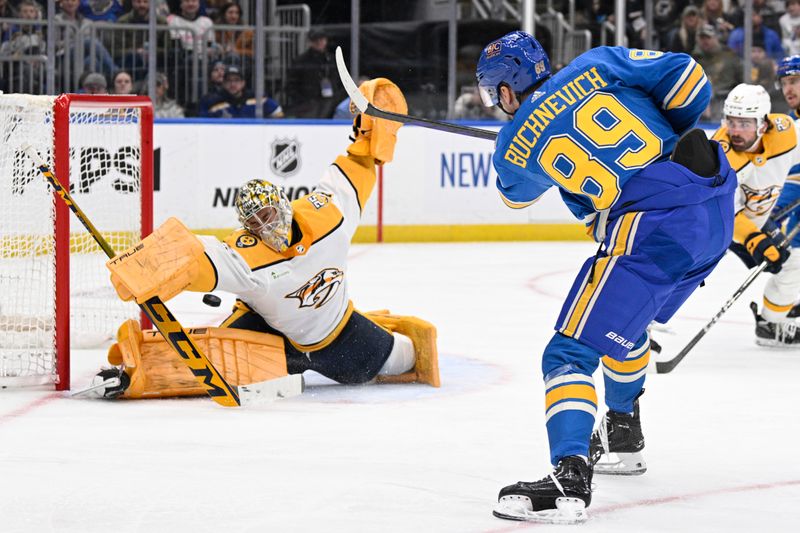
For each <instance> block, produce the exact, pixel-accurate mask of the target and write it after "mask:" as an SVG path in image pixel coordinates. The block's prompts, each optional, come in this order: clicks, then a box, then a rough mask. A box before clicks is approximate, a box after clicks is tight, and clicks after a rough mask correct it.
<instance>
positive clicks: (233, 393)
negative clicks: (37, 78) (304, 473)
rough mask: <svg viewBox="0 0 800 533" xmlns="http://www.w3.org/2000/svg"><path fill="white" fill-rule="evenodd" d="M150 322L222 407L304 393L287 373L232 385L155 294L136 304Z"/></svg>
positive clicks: (98, 238)
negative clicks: (245, 383) (282, 375)
mask: <svg viewBox="0 0 800 533" xmlns="http://www.w3.org/2000/svg"><path fill="white" fill-rule="evenodd" d="M22 150H23V151H24V152H25V153H26V154H27V155H28V157H30V158H31V160H33V162H34V163H35V164H36V166H37V167H38V169H39V172H40V173H41V174H42V176H43V177H44V178H45V179H46V180H47V181H48V182H49V183H50V185H51V186H52V187H53V189H54V190H55V192H56V194H58V196H59V197H60V198H61V200H63V201H64V203H65V204H66V205H67V207H69V209H70V210H71V211H72V212H73V213H74V214H75V216H76V217H78V220H79V221H80V222H81V224H83V227H85V228H86V230H87V231H88V232H89V234H90V235H91V236H92V238H93V239H94V240H95V242H97V244H98V245H99V246H100V248H102V249H103V252H104V253H105V254H106V255H107V256H108V258H109V259H113V258H114V257H115V256H116V252H114V249H113V248H111V245H109V244H108V242H107V241H106V240H105V238H104V237H103V235H102V234H101V233H100V232H99V231H98V230H97V228H96V227H95V226H94V224H92V221H91V220H89V218H88V217H87V216H86V214H85V213H84V212H83V210H81V208H80V207H78V204H76V203H75V200H74V199H73V198H72V195H71V194H70V193H69V191H67V190H66V189H65V188H64V187H63V186H62V185H61V182H59V181H58V179H57V178H56V176H55V174H53V171H52V170H50V167H49V166H48V165H47V163H45V162H44V160H43V159H42V158H41V156H40V155H39V153H38V152H37V151H36V150H35V149H34V148H33V146H31V145H30V144H28V143H25V144H23V145H22ZM139 307H140V308H141V309H142V311H144V313H145V314H146V315H147V317H148V318H149V319H150V321H151V322H152V323H153V325H154V326H155V327H156V329H158V331H159V332H160V333H161V335H163V336H164V340H166V341H167V343H168V344H169V345H170V346H171V347H172V348H173V349H174V350H175V351H176V352H177V354H178V355H179V356H180V358H181V360H182V361H183V362H184V363H185V364H186V366H188V367H189V370H191V372H192V374H193V375H194V377H195V379H196V380H197V382H198V383H199V384H200V385H201V386H203V388H205V391H206V393H207V394H208V395H209V396H211V398H212V399H213V400H214V401H215V402H217V403H218V404H220V405H222V406H224V407H237V406H240V405H242V404H253V403H260V402H261V401H263V400H268V399H275V398H288V397H290V396H295V395H297V394H300V393H302V392H303V376H302V375H301V374H294V375H288V376H284V377H281V378H277V379H271V380H267V381H262V382H260V383H254V384H251V385H243V386H239V387H232V386H231V385H230V384H229V383H228V382H227V381H225V378H223V377H222V375H221V374H220V373H219V372H218V371H217V369H216V368H214V365H212V364H211V361H209V360H208V358H207V357H206V356H205V355H203V353H202V352H201V351H200V349H199V348H198V347H197V345H196V344H195V343H194V341H192V339H191V337H189V335H188V334H187V333H186V330H184V329H183V327H182V326H181V324H180V323H179V322H178V321H177V320H176V319H175V317H174V316H173V315H172V313H170V311H169V309H167V306H166V305H164V303H163V302H162V301H161V299H160V298H159V297H158V296H154V297H152V298H150V299H149V300H147V301H146V302H144V303H142V304H139Z"/></svg>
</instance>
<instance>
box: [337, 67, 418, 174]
mask: <svg viewBox="0 0 800 533" xmlns="http://www.w3.org/2000/svg"><path fill="white" fill-rule="evenodd" d="M358 90H359V91H361V94H363V95H364V96H366V97H367V100H369V102H370V103H371V104H372V105H374V106H375V107H378V108H380V109H382V110H384V111H391V112H393V113H400V114H403V115H405V114H407V113H408V105H407V104H406V99H405V97H404V96H403V92H402V91H401V90H400V88H399V87H398V86H397V85H395V84H394V83H393V82H391V81H390V80H387V79H386V78H375V79H374V80H369V81H365V82H364V83H362V84H361V86H360V87H359V88H358ZM350 111H351V112H355V109H354V108H353V104H352V103H351V104H350ZM400 126H402V124H401V123H400V122H394V121H392V120H386V119H382V118H375V117H371V116H369V115H366V114H364V113H360V114H359V115H357V116H356V118H355V120H353V137H352V139H353V144H351V145H350V146H349V147H348V148H347V152H348V153H349V154H350V155H354V156H370V157H373V158H374V159H375V163H377V164H379V165H382V164H383V163H388V162H389V161H391V160H392V158H393V157H394V146H395V143H397V130H399V129H400Z"/></svg>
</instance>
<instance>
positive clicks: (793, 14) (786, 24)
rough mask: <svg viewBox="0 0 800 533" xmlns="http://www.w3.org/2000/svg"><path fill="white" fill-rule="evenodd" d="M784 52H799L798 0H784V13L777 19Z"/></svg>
mask: <svg viewBox="0 0 800 533" xmlns="http://www.w3.org/2000/svg"><path fill="white" fill-rule="evenodd" d="M778 22H779V23H780V26H781V38H782V41H781V42H782V43H783V48H784V49H785V50H786V54H787V55H790V56H793V55H796V54H800V0H786V13H784V14H783V16H781V18H780V19H779V21H778Z"/></svg>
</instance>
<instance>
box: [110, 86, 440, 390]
mask: <svg viewBox="0 0 800 533" xmlns="http://www.w3.org/2000/svg"><path fill="white" fill-rule="evenodd" d="M360 89H361V91H362V93H364V95H365V96H367V98H368V99H369V100H370V101H372V102H376V103H377V104H378V105H379V106H380V107H381V108H383V109H389V110H391V111H395V112H398V113H406V112H407V107H406V103H405V99H404V98H403V95H402V93H401V92H400V89H399V88H398V87H397V86H396V85H395V84H394V83H392V82H390V81H389V80H386V79H384V78H378V79H375V80H371V81H368V82H365V83H364V84H362V86H361V88H360ZM399 127H400V124H399V123H395V122H390V121H386V120H380V119H374V118H372V117H368V116H366V115H363V116H362V115H359V116H358V117H356V119H355V121H354V128H353V129H354V137H353V139H354V142H353V144H351V145H350V146H349V147H348V149H347V155H346V156H339V157H338V158H337V159H336V160H335V161H334V163H333V164H332V165H331V166H330V167H329V168H328V169H327V170H326V172H325V174H324V175H323V177H322V179H321V180H320V182H319V184H318V185H317V187H316V189H315V190H314V192H312V193H311V194H308V195H305V196H303V197H301V198H299V199H297V200H294V201H293V202H289V200H288V199H287V197H286V195H285V193H284V192H283V190H282V189H281V188H279V187H276V186H275V185H273V184H271V183H269V182H268V181H265V180H250V181H248V182H247V183H246V184H245V185H244V186H243V187H241V189H240V190H239V192H238V194H237V197H236V210H237V214H238V217H239V221H240V222H241V223H242V226H243V227H242V229H240V230H238V231H236V232H234V233H233V234H231V235H230V236H228V237H227V238H226V239H225V240H224V242H221V241H219V240H218V239H216V238H215V237H210V236H201V237H196V236H195V235H193V234H192V233H191V232H190V231H189V230H188V229H186V228H185V227H184V226H183V224H181V223H180V222H179V221H178V220H177V219H170V220H168V221H167V222H166V223H164V224H163V225H162V226H161V227H160V228H159V229H158V230H156V231H155V232H154V233H153V235H152V236H150V237H147V238H146V239H144V240H143V241H142V242H141V243H139V244H138V245H136V246H134V247H132V248H131V249H130V250H128V251H126V252H123V253H122V254H120V255H119V256H117V258H115V259H114V260H111V261H109V263H108V266H109V269H110V270H111V272H112V276H111V279H112V282H113V283H114V286H115V288H116V289H117V292H118V293H119V294H120V297H122V298H123V299H126V300H128V299H132V298H133V299H136V300H137V301H138V302H143V301H146V300H147V299H148V298H151V297H152V296H154V295H158V296H160V297H161V298H162V300H167V299H169V298H170V297H173V296H175V295H176V294H178V293H179V292H181V291H183V290H193V291H203V292H209V291H212V290H222V291H227V292H231V293H234V294H236V295H237V301H236V305H235V306H234V310H233V312H232V314H231V315H230V316H229V317H228V318H227V319H226V320H225V321H224V322H223V323H222V324H221V325H220V327H219V328H201V329H195V330H192V331H191V332H190V333H192V334H193V335H194V336H195V337H196V338H197V339H198V340H199V341H200V342H199V344H200V346H201V349H202V348H205V349H206V351H207V353H206V355H207V356H208V357H209V359H210V360H211V361H212V363H213V364H214V365H215V366H216V367H217V368H218V369H219V370H220V372H221V373H222V374H223V376H224V377H225V378H226V379H227V380H228V381H229V382H230V383H232V384H234V385H240V384H247V383H253V382H256V381H263V380H265V379H269V378H272V377H280V376H282V375H286V374H287V373H289V374H297V373H302V372H304V371H306V370H314V371H317V372H319V373H321V374H322V375H324V376H326V377H329V378H331V379H333V380H335V381H337V382H339V383H366V382H369V381H371V380H377V381H384V382H412V381H419V382H424V383H428V384H431V385H433V386H437V387H438V386H439V371H438V360H437V352H436V341H435V338H436V330H435V328H434V327H433V326H432V325H431V324H429V323H427V322H425V321H423V320H420V319H418V318H415V317H399V316H394V315H390V314H388V313H387V312H377V313H360V312H359V311H357V310H355V309H354V307H353V303H352V302H351V301H350V298H349V291H348V283H349V279H348V275H347V253H348V250H349V247H350V241H351V239H352V237H353V234H354V233H355V231H356V228H357V227H358V224H359V220H360V218H361V212H362V209H363V207H364V205H365V204H366V202H367V200H368V198H369V196H370V194H371V192H372V189H373V187H374V185H375V181H376V174H375V165H376V164H377V165H381V164H383V163H385V162H388V161H391V160H392V157H393V153H394V146H395V142H396V132H397V129H398V128H399ZM109 361H110V362H111V363H113V364H116V365H121V367H115V368H112V369H107V370H104V371H103V372H101V374H100V375H99V376H100V379H108V378H111V377H120V378H121V380H122V381H123V384H122V386H120V387H116V388H106V389H105V390H104V391H103V392H104V393H105V396H106V397H114V396H118V395H119V394H120V393H123V396H126V397H153V396H160V397H163V396H175V395H190V394H202V392H203V391H202V388H201V387H198V386H197V385H196V383H193V381H194V380H193V379H192V376H191V374H190V373H187V372H186V371H185V369H184V368H182V365H180V364H179V362H178V361H177V355H175V354H173V353H171V350H170V348H169V347H168V346H167V345H166V343H165V342H164V341H163V339H162V338H161V336H160V335H159V334H158V333H157V332H144V333H140V332H139V331H138V329H137V326H136V323H135V322H133V321H129V322H126V323H125V324H124V325H123V327H122V328H120V334H119V335H118V342H117V344H115V345H114V346H112V348H111V350H110V351H109ZM123 369H124V371H123Z"/></svg>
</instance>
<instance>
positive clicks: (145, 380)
mask: <svg viewBox="0 0 800 533" xmlns="http://www.w3.org/2000/svg"><path fill="white" fill-rule="evenodd" d="M188 333H189V335H190V336H191V337H192V340H193V341H194V342H195V343H196V344H197V346H198V348H200V350H201V351H202V352H203V353H204V354H205V355H206V356H207V357H208V359H209V360H210V361H211V362H212V364H213V365H214V366H215V367H216V368H217V370H219V372H220V374H222V376H223V377H224V378H225V380H226V381H228V383H230V384H231V385H236V386H238V385H245V384H250V383H257V382H260V381H265V380H267V379H272V378H277V377H282V376H286V375H287V374H288V372H287V367H286V354H285V351H284V347H283V338H282V337H279V336H277V335H272V334H269V333H259V332H255V331H247V330H242V329H230V328H211V327H209V328H195V329H190V330H189V331H188ZM108 361H109V363H111V364H114V365H119V364H123V365H124V366H125V371H126V372H127V373H128V374H129V375H130V378H131V383H130V386H129V387H128V389H127V390H126V391H125V393H124V394H123V397H124V398H159V397H160V398H165V397H174V396H198V395H203V394H205V390H204V389H203V388H202V387H201V386H200V385H198V383H197V381H196V380H195V378H194V376H193V375H192V373H191V371H190V370H189V369H188V368H187V367H186V365H184V364H183V363H182V362H181V360H180V359H179V356H178V354H176V353H175V351H174V350H173V349H172V347H170V346H169V344H167V342H166V341H165V340H164V338H163V337H162V336H161V334H160V333H158V331H155V330H148V331H144V332H143V331H142V330H141V328H140V327H139V324H138V322H136V321H135V320H127V321H125V322H124V323H123V324H122V326H120V328H119V332H118V333H117V343H116V344H114V345H112V346H111V348H109V352H108Z"/></svg>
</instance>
